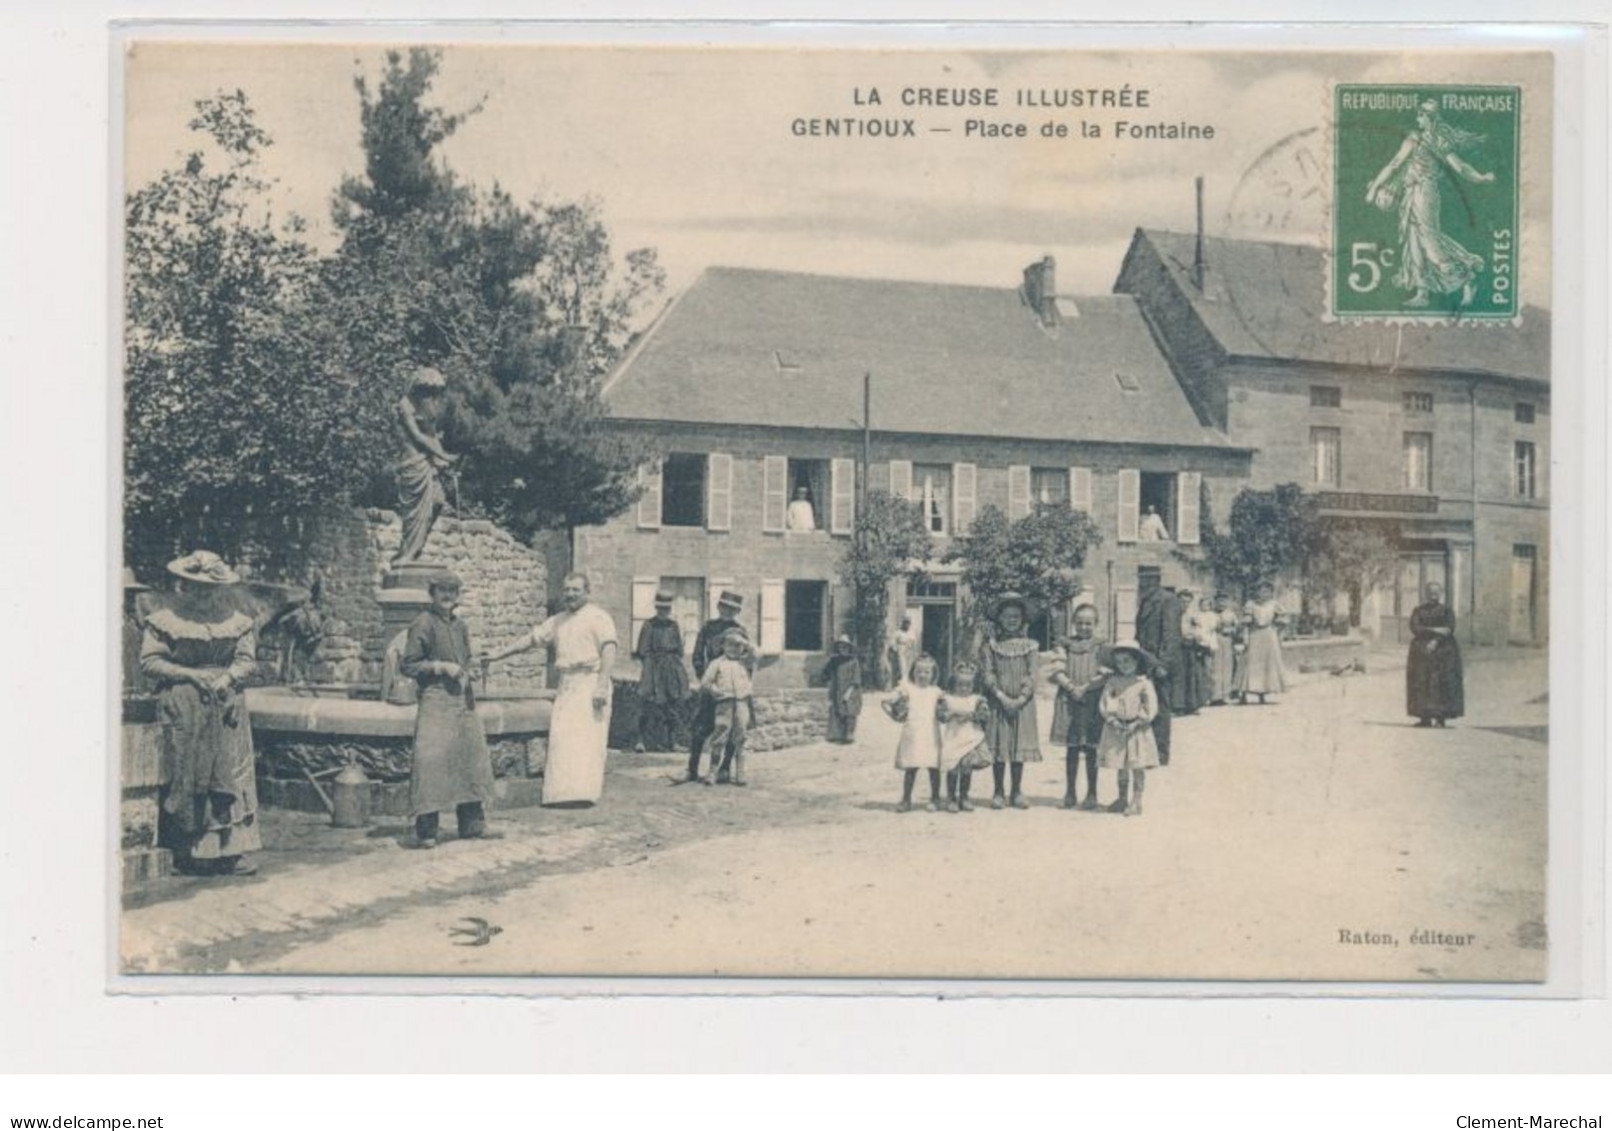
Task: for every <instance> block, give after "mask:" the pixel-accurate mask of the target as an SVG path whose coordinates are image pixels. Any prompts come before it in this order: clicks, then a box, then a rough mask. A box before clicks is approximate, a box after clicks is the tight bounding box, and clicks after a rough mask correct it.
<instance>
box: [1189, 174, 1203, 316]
mask: <svg viewBox="0 0 1612 1131" xmlns="http://www.w3.org/2000/svg"><path fill="white" fill-rule="evenodd" d="M1197 188H1198V239H1197V243H1196V244H1195V245H1194V247H1193V250H1192V282H1193V284H1194V285H1195V286H1196V287H1197V288H1198V293H1199V294H1202V293H1203V177H1201V176H1200V177H1198V178H1197Z"/></svg>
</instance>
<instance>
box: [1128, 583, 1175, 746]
mask: <svg viewBox="0 0 1612 1131" xmlns="http://www.w3.org/2000/svg"><path fill="white" fill-rule="evenodd" d="M1137 586H1138V588H1139V589H1140V590H1141V593H1140V596H1139V597H1138V600H1137V604H1136V642H1137V644H1139V645H1140V646H1141V647H1142V648H1143V649H1145V650H1146V651H1147V652H1148V653H1149V654H1150V655H1151V657H1152V658H1153V661H1154V662H1153V665H1152V670H1151V671H1148V672H1146V673H1145V674H1146V675H1147V676H1148V677H1149V678H1150V679H1151V680H1152V681H1153V685H1154V688H1155V689H1156V690H1157V691H1158V700H1159V710H1158V714H1157V715H1155V716H1154V718H1153V742H1154V745H1155V746H1157V747H1158V751H1159V765H1161V766H1168V765H1169V764H1170V718H1171V714H1172V712H1171V710H1170V699H1171V696H1172V688H1173V683H1174V680H1175V678H1176V673H1175V670H1174V668H1173V667H1172V665H1174V664H1176V663H1179V661H1180V656H1181V605H1180V602H1178V601H1177V600H1176V599H1175V594H1174V593H1171V592H1170V591H1169V590H1168V589H1166V588H1164V587H1163V586H1162V585H1160V584H1159V579H1158V577H1157V576H1156V575H1154V574H1142V575H1141V577H1140V578H1138V579H1137Z"/></svg>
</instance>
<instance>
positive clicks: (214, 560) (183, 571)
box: [168, 550, 241, 585]
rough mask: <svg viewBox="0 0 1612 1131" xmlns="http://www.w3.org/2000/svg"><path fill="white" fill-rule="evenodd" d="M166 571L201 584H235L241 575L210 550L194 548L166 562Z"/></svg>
mask: <svg viewBox="0 0 1612 1131" xmlns="http://www.w3.org/2000/svg"><path fill="white" fill-rule="evenodd" d="M168 572H169V573H171V574H173V575H174V576H175V577H178V578H183V579H184V580H185V581H194V582H198V583H199V584H202V585H235V584H237V583H238V582H239V581H240V580H241V575H240V574H238V573H236V572H235V571H234V570H233V569H231V568H230V566H229V563H228V562H226V561H225V560H224V559H223V558H221V557H219V556H218V555H217V554H215V553H213V552H212V551H211V550H196V551H195V552H194V553H189V554H186V555H185V556H184V557H182V558H175V559H174V560H173V561H171V562H169V563H168Z"/></svg>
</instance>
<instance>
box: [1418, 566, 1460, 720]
mask: <svg viewBox="0 0 1612 1131" xmlns="http://www.w3.org/2000/svg"><path fill="white" fill-rule="evenodd" d="M1423 596H1424V597H1425V598H1426V600H1424V601H1423V602H1422V603H1421V604H1420V605H1418V606H1416V610H1415V611H1414V612H1412V613H1411V621H1410V627H1411V646H1410V657H1409V661H1408V662H1407V664H1406V665H1405V713H1406V714H1408V715H1410V716H1412V717H1413V718H1415V719H1416V725H1417V726H1419V727H1425V726H1443V725H1444V724H1445V722H1446V721H1447V720H1449V719H1458V718H1460V717H1461V715H1462V714H1464V713H1465V710H1466V693H1465V690H1464V688H1463V686H1462V676H1461V646H1460V645H1459V644H1457V643H1456V642H1455V613H1454V611H1453V610H1451V608H1450V607H1449V606H1448V605H1446V604H1445V603H1444V588H1443V586H1441V585H1439V584H1438V583H1437V582H1433V583H1432V584H1430V585H1428V587H1427V588H1426V589H1425V590H1423Z"/></svg>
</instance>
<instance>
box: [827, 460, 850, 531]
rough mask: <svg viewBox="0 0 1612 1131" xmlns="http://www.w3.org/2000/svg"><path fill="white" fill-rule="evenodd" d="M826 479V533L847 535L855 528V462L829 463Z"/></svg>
mask: <svg viewBox="0 0 1612 1131" xmlns="http://www.w3.org/2000/svg"><path fill="white" fill-rule="evenodd" d="M828 479H829V487H828V494H829V506H828V532H829V533H830V534H849V533H851V531H852V530H853V529H855V527H856V460H854V459H837V460H833V461H832V462H830V463H829V465H828Z"/></svg>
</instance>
